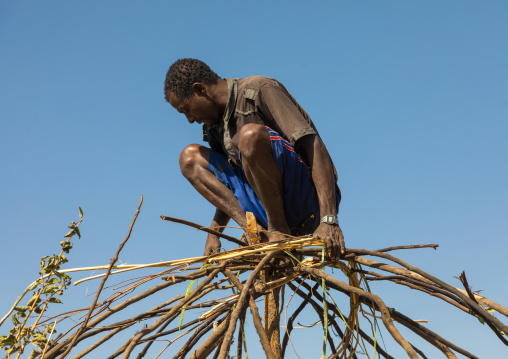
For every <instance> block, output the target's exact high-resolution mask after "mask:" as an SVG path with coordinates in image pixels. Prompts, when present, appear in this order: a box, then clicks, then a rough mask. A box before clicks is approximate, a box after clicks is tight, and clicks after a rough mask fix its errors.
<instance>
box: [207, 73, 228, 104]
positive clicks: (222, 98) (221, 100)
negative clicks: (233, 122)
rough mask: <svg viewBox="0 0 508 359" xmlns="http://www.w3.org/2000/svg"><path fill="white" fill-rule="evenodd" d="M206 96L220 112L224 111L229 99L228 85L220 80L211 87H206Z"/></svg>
mask: <svg viewBox="0 0 508 359" xmlns="http://www.w3.org/2000/svg"><path fill="white" fill-rule="evenodd" d="M207 91H208V94H209V96H210V98H211V99H212V101H213V102H215V103H216V104H217V105H218V106H219V107H220V108H221V110H222V111H224V110H225V109H226V105H227V104H228V99H229V91H228V83H227V81H226V80H224V79H220V80H218V81H217V83H215V84H213V85H208V89H207Z"/></svg>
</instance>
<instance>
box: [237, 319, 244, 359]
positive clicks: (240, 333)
mask: <svg viewBox="0 0 508 359" xmlns="http://www.w3.org/2000/svg"><path fill="white" fill-rule="evenodd" d="M243 323H245V310H244V311H243V314H242V316H241V317H240V327H239V328H238V338H237V343H236V359H242V344H243V340H242V336H243V334H244V327H243Z"/></svg>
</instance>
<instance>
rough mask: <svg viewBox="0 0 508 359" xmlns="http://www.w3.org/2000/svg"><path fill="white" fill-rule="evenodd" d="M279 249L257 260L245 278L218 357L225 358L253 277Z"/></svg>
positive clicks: (254, 277)
mask: <svg viewBox="0 0 508 359" xmlns="http://www.w3.org/2000/svg"><path fill="white" fill-rule="evenodd" d="M278 253H279V251H274V252H270V253H269V254H267V255H265V257H264V258H263V259H262V260H261V261H260V262H259V264H258V265H257V266H256V269H254V270H253V271H252V273H251V275H250V276H249V278H248V279H247V282H245V286H244V287H243V290H242V292H241V294H240V297H239V298H238V302H237V304H236V308H235V310H234V312H233V314H231V321H230V324H229V328H228V330H227V332H226V335H224V340H223V341H222V348H221V350H220V355H219V359H225V358H226V354H227V352H228V349H229V344H230V343H231V339H232V338H233V333H234V331H235V329H236V321H237V320H238V317H239V315H240V313H241V311H242V309H243V307H244V306H245V302H246V299H247V297H248V295H249V290H250V287H251V286H252V283H253V282H254V279H256V277H257V276H258V274H259V272H260V271H261V270H262V269H263V267H264V266H265V264H266V263H268V261H269V260H270V259H272V258H273V257H274V256H275V255H276V254H278Z"/></svg>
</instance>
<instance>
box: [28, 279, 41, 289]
mask: <svg viewBox="0 0 508 359" xmlns="http://www.w3.org/2000/svg"><path fill="white" fill-rule="evenodd" d="M38 285H39V283H38V280H37V281H35V282H34V283H32V285H31V286H30V287H28V290H34V289H35V288H37V286H38Z"/></svg>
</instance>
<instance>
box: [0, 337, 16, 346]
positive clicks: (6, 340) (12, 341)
mask: <svg viewBox="0 0 508 359" xmlns="http://www.w3.org/2000/svg"><path fill="white" fill-rule="evenodd" d="M7 345H10V346H14V345H18V341H17V340H16V337H15V336H14V335H12V334H10V335H9V336H8V337H6V336H3V335H2V336H0V348H3V347H5V346H7Z"/></svg>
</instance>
